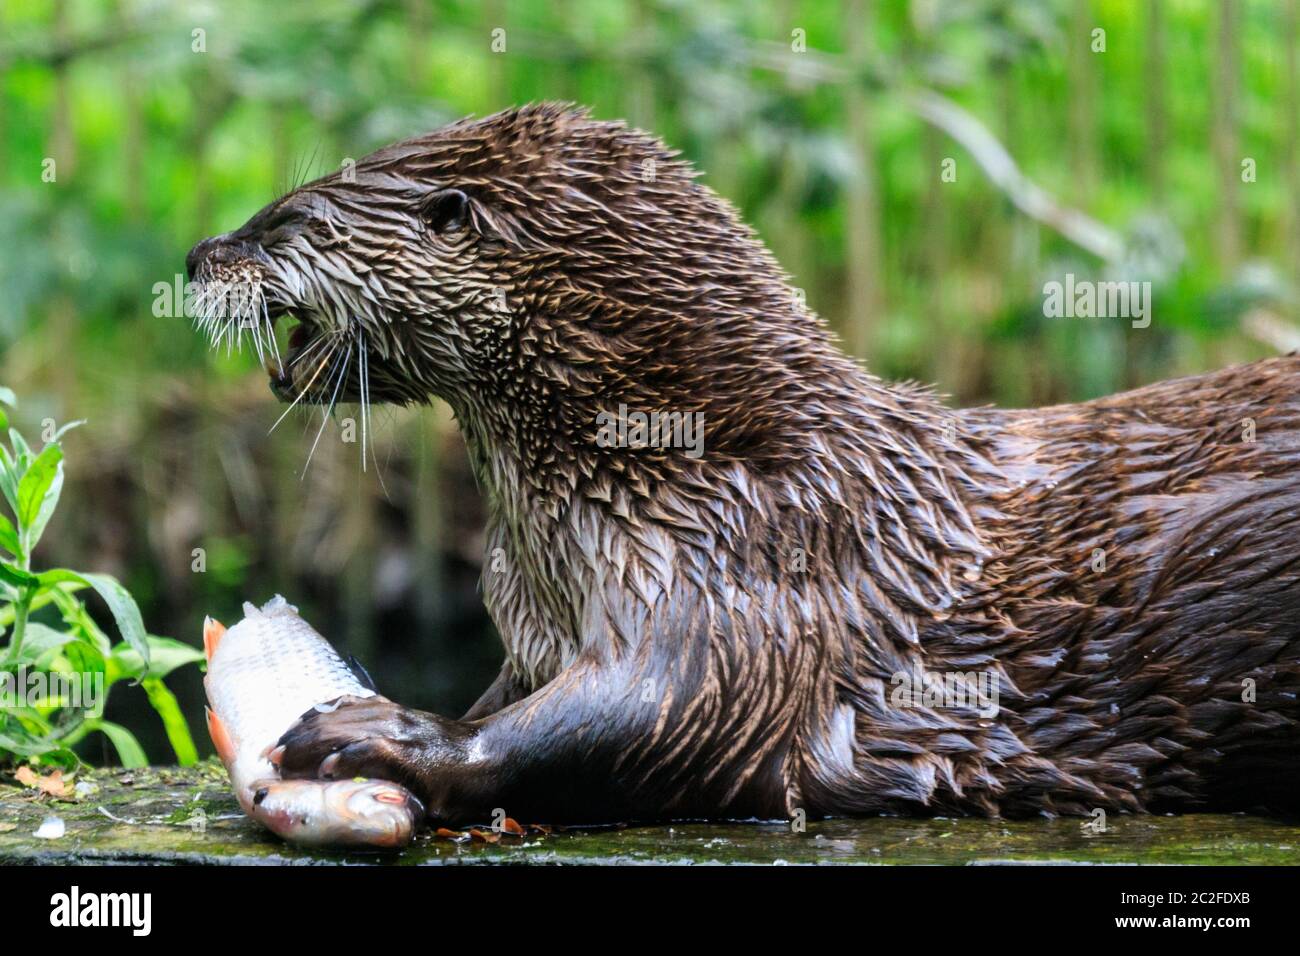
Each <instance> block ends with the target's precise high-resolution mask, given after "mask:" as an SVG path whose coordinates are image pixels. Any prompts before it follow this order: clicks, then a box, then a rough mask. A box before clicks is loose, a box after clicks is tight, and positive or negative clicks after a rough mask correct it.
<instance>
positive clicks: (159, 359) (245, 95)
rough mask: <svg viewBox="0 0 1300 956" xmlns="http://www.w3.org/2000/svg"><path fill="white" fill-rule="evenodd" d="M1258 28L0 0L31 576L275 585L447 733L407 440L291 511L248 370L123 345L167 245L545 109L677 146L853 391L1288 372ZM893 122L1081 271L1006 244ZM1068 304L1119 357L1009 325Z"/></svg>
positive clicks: (1199, 16)
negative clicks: (512, 111)
mask: <svg viewBox="0 0 1300 956" xmlns="http://www.w3.org/2000/svg"><path fill="white" fill-rule="evenodd" d="M1296 8H1297V3H1296V0H1277V2H1264V0H1251V2H1239V0H1223V2H1210V0H1199V2H1198V0H1143V2H1121V0H1079V2H1077V3H1076V2H1068V0H1040V2H1033V0H1028V2H1026V0H1020V2H1013V0H893V2H881V0H843V2H824V0H823V2H815V3H814V2H796V0H776V2H772V3H744V2H734V3H725V2H719V0H692V2H686V0H627V2H609V0H549V2H542V0H487V2H483V3H469V2H461V0H438V2H426V0H361V2H355V0H352V2H349V0H314V2H296V0H283V2H280V3H276V4H265V3H260V2H255V0H222V2H220V3H218V2H215V0H213V2H158V0H17V2H15V0H0V250H3V253H2V254H0V378H2V379H3V380H5V381H6V382H8V383H9V384H10V385H12V386H14V387H15V388H16V389H17V390H18V391H19V393H20V394H21V395H22V396H23V397H24V406H23V409H22V411H23V413H24V414H25V415H28V416H31V418H32V420H39V419H41V418H44V417H46V416H49V417H53V418H54V419H56V420H58V421H63V420H66V419H69V418H73V417H76V418H87V419H90V421H91V422H92V425H93V426H94V427H93V429H89V430H82V431H79V432H75V433H73V434H72V435H70V436H69V438H68V442H69V444H70V445H71V446H72V447H73V456H72V457H73V458H74V459H75V460H76V461H78V462H83V463H87V464H88V465H90V464H91V463H93V466H90V467H85V468H83V469H79V470H76V471H70V472H69V475H68V481H69V483H70V484H72V485H74V486H77V492H76V493H75V494H73V495H70V496H69V497H70V499H71V500H70V502H69V505H68V507H67V509H61V510H66V512H67V513H66V514H61V515H60V517H58V518H56V519H55V523H54V524H53V525H52V533H51V534H50V535H47V541H46V542H45V544H43V548H47V549H49V551H50V552H51V553H50V560H51V561H56V562H59V563H63V562H66V563H72V564H74V565H75V566H78V567H83V566H84V567H96V568H99V569H102V570H106V571H109V572H111V573H114V574H116V575H118V576H119V577H121V578H123V580H125V581H126V582H127V583H128V584H129V586H130V587H131V589H132V591H133V592H134V593H135V594H136V595H137V597H138V598H139V599H140V601H141V604H142V607H143V608H144V611H145V615H146V620H149V621H150V623H151V624H152V625H153V626H155V627H157V628H158V629H160V630H165V631H167V632H169V633H175V634H179V635H182V636H186V637H188V638H191V639H196V636H197V634H198V627H199V622H200V621H201V620H202V616H203V614H204V613H205V612H207V611H212V612H215V613H224V614H226V615H227V616H232V617H237V616H238V613H239V612H238V606H239V601H241V600H243V599H245V598H248V599H253V600H259V601H260V600H264V599H265V598H266V597H268V596H269V594H270V593H271V592H272V590H273V589H282V590H284V591H285V593H286V594H288V595H290V596H291V597H294V598H295V599H296V600H298V601H299V603H302V604H303V605H304V610H305V611H306V612H307V613H308V616H309V617H313V615H314V617H313V619H314V620H316V621H317V623H318V624H319V625H320V626H321V627H322V629H323V630H324V631H325V632H326V633H327V634H329V635H330V636H331V638H333V639H336V640H339V641H340V643H343V644H345V645H347V646H348V647H349V648H350V649H351V650H354V651H356V652H358V653H359V654H360V655H361V656H363V657H366V656H367V655H369V657H370V658H371V659H372V661H373V660H378V664H379V666H378V667H377V668H375V670H376V676H377V677H378V678H379V680H380V684H381V685H382V686H385V689H386V690H389V691H390V693H392V695H393V696H397V697H402V695H403V694H406V695H407V696H406V697H405V698H403V699H405V700H409V702H410V703H412V704H416V705H419V704H425V705H428V706H436V707H441V708H443V709H455V708H458V707H461V706H464V705H465V704H467V703H469V702H470V701H472V700H473V698H474V696H475V695H476V693H477V691H478V690H479V689H481V684H482V683H484V682H485V679H486V675H489V674H490V671H491V668H492V661H493V659H494V658H495V657H496V654H497V652H496V651H495V650H494V649H493V647H492V643H491V635H490V632H489V630H488V628H487V627H486V625H485V623H484V619H483V617H482V612H481V609H480V608H479V607H478V602H477V599H476V598H475V597H474V594H473V585H472V581H473V577H474V572H475V570H476V569H475V567H474V565H475V563H476V562H477V561H478V560H479V554H478V553H477V552H478V550H479V548H478V545H479V542H478V541H477V539H476V538H475V534H476V532H475V530H474V524H473V521H472V518H473V515H474V513H475V512H474V509H475V508H476V507H477V505H475V504H473V503H472V502H473V490H472V482H471V481H470V480H469V479H468V477H467V475H466V474H465V471H464V467H463V461H462V456H461V453H460V452H459V451H457V449H456V446H455V442H454V438H452V437H451V433H452V428H451V425H450V423H449V421H448V416H447V414H446V410H445V409H441V408H434V409H432V410H426V411H419V412H393V413H391V414H389V415H388V416H387V417H386V419H385V417H383V416H381V417H380V418H379V420H378V424H380V425H381V426H383V427H384V428H385V434H386V437H384V436H381V442H382V443H383V445H382V446H381V449H380V459H381V461H382V462H384V465H385V467H384V469H383V470H382V472H381V473H382V475H383V478H384V487H382V488H381V486H380V484H379V477H378V476H377V475H376V474H375V473H374V471H373V470H372V471H370V472H366V473H361V472H360V470H359V460H358V455H357V454H356V452H355V449H351V448H346V447H343V446H342V445H341V444H340V443H338V442H334V443H333V445H334V447H333V448H329V447H323V448H322V453H321V454H319V455H318V459H317V461H316V462H314V463H313V465H312V469H311V471H310V472H309V473H308V474H307V475H306V476H305V477H303V478H300V477H299V473H300V471H301V466H302V463H303V460H304V459H305V457H306V447H307V445H308V444H309V442H310V434H308V435H307V437H306V438H302V437H300V436H299V435H298V434H297V433H296V432H294V431H293V430H292V429H285V430H284V431H283V432H277V433H276V435H275V436H273V437H272V438H268V437H267V435H266V430H267V428H268V427H269V426H270V424H271V423H272V422H273V421H274V420H275V418H276V416H277V415H278V409H277V408H276V407H275V406H274V404H273V402H272V400H271V398H270V396H269V395H268V394H267V392H266V388H265V380H264V376H263V374H262V373H261V372H260V370H258V369H257V368H256V366H255V360H254V359H253V358H251V357H249V356H248V355H242V356H241V355H234V356H227V355H224V354H222V355H214V354H211V353H209V352H207V350H206V349H205V345H204V342H203V341H202V340H201V338H200V337H199V336H198V335H195V334H193V332H192V330H191V329H190V328H189V327H188V325H187V323H186V322H185V320H183V319H172V318H155V317H154V316H153V314H152V310H151V306H152V302H153V298H154V291H153V290H154V286H155V284H156V283H159V282H163V283H168V282H171V281H173V280H174V278H175V276H176V275H177V274H178V273H180V272H182V271H183V269H184V256H185V252H186V251H187V250H188V249H189V247H190V246H191V245H192V244H193V243H194V242H195V241H196V240H198V239H199V238H202V237H203V236H205V235H208V234H211V233H214V232H220V231H225V230H228V229H232V228H235V227H236V226H238V225H239V224H240V223H242V222H243V221H244V220H246V219H247V218H248V217H249V216H250V215H251V214H252V213H254V212H255V211H256V210H257V209H258V208H260V207H261V206H262V205H264V204H265V203H266V202H268V201H269V200H271V199H272V198H273V197H274V196H276V195H277V194H278V193H279V192H280V191H282V190H284V189H286V188H287V187H288V186H290V185H291V184H293V183H295V182H299V181H302V180H303V179H304V178H307V177H310V176H314V175H319V174H322V173H325V172H328V171H331V170H334V169H337V168H339V166H340V165H341V164H342V163H343V162H345V161H346V160H347V159H349V158H357V157H360V156H362V155H364V154H365V153H367V152H369V151H370V150H372V149H374V148H376V147H378V146H380V145H383V144H384V143H387V142H390V141H392V140H394V139H397V138H400V137H403V136H407V135H412V134H416V133H419V132H422V131H425V130H428V129H430V128H432V127H435V126H437V125H439V124H441V123H444V122H446V121H448V120H451V119H454V118H457V117H459V116H462V115H465V114H469V113H476V114H484V113H488V112H491V111H494V110H497V109H500V108H503V107H506V106H509V105H512V104H517V103H523V102H527V101H531V100H538V99H568V100H574V101H578V102H581V103H584V104H587V105H589V106H591V107H592V108H593V110H594V112H595V114H596V115H597V116H599V117H603V118H626V119H628V120H629V121H630V122H632V123H634V124H636V125H639V126H642V127H644V128H647V129H650V130H653V131H654V132H656V133H658V134H659V135H661V136H662V137H663V138H664V139H665V140H666V141H667V142H668V143H670V144H671V145H673V146H675V147H677V148H679V149H681V150H682V151H683V153H684V155H685V156H686V157H687V158H689V159H690V160H692V161H693V162H695V163H696V164H697V165H698V166H699V168H700V169H701V170H702V171H703V173H704V176H703V181H704V182H705V183H706V184H708V185H710V186H711V187H712V188H714V189H716V190H717V191H719V192H720V193H722V194H723V195H725V196H727V197H728V198H729V199H731V200H732V201H733V202H734V203H735V204H736V205H737V206H738V207H739V209H740V210H741V212H742V214H743V215H744V217H745V218H746V220H747V221H749V222H750V223H752V224H753V225H754V226H755V227H756V228H757V229H758V231H759V232H760V234H761V235H762V236H763V238H764V240H765V241H766V242H767V243H768V244H769V245H770V246H771V248H772V249H773V251H774V252H775V253H776V255H777V257H778V258H779V259H780V260H781V261H782V263H783V264H784V265H785V267H786V268H787V270H789V272H790V273H791V276H792V281H793V282H794V283H795V284H796V285H797V286H799V287H800V288H802V289H804V290H805V291H806V294H807V298H808V302H809V304H810V305H811V307H812V308H814V309H816V310H817V311H819V312H820V313H822V314H823V315H825V316H826V317H827V318H828V319H829V321H830V322H831V323H832V324H833V325H834V326H835V327H836V328H837V329H838V330H839V331H841V332H842V333H843V336H844V339H845V341H846V342H847V343H848V344H849V347H850V348H851V349H852V350H853V351H855V352H857V353H859V354H860V355H861V356H862V357H863V358H864V360H865V361H866V362H867V363H868V365H869V367H870V368H871V369H872V370H873V371H874V372H876V373H877V374H880V375H882V376H884V377H890V378H916V379H920V380H924V381H932V382H936V383H937V384H938V386H939V388H940V389H941V390H943V391H945V392H947V393H950V394H952V395H953V396H954V397H955V399H956V400H958V401H960V402H963V403H970V402H998V403H1003V404H1039V403H1047V402H1056V401H1066V400H1077V399H1084V398H1088V397H1092V396H1095V395H1099V394H1103V393H1106V392H1110V391H1114V390H1117V389H1121V388H1125V387H1130V386H1134V385H1138V384H1141V383H1143V382H1146V381H1150V380H1154V379H1156V378H1160V377H1165V376H1169V375H1174V374H1180V373H1186V372H1194V371H1199V370H1203V369H1206V368H1210V367H1214V366H1218V365H1222V364H1226V363H1228V362H1231V361H1239V360H1245V359H1249V358H1253V357H1257V356H1260V355H1264V354H1268V353H1270V352H1272V351H1276V350H1277V349H1278V348H1279V347H1293V346H1294V345H1295V344H1300V343H1297V342H1295V341H1294V338H1295V332H1294V331H1293V328H1294V323H1295V319H1296V316H1295V312H1296V293H1295V289H1294V284H1293V282H1294V275H1295V267H1296V264H1297V263H1298V262H1300V241H1298V237H1300V168H1298V165H1297V164H1298V159H1297V157H1298V150H1300V146H1298V142H1300V134H1298V132H1297V123H1298V122H1300V120H1298V117H1300V98H1298V97H1300V93H1298V89H1297V87H1298V84H1300V80H1298V78H1297V65H1296V64H1297V49H1296V47H1297V35H1298V32H1300V31H1298V30H1297V19H1298V18H1297V12H1296ZM499 30H504V34H501V33H497V32H494V31H499ZM1097 31H1102V32H1101V34H1100V35H1099V34H1098V32H1097ZM1099 36H1100V38H1101V44H1100V47H1101V48H1098V46H1099V44H1098V38H1099ZM494 40H495V41H496V43H497V47H498V49H499V48H500V45H501V41H502V40H503V41H504V50H502V51H500V52H494V49H493V44H494ZM917 91H921V92H923V93H926V94H936V95H938V96H941V97H943V98H944V101H945V102H948V103H951V104H952V105H953V106H954V107H955V108H956V109H958V110H960V111H962V113H963V115H966V116H969V117H970V118H971V119H973V120H974V121H976V122H977V123H978V124H979V126H980V127H982V129H983V130H984V131H985V132H987V133H988V134H991V136H992V137H993V138H994V140H995V141H996V142H1000V143H1001V145H1002V146H1003V147H1005V150H1006V151H1007V153H1008V154H1009V156H1010V157H1011V158H1012V159H1013V160H1014V161H1015V164H1016V165H1017V166H1018V168H1019V171H1020V172H1022V173H1023V174H1024V176H1025V177H1027V179H1028V181H1032V183H1034V184H1036V185H1037V186H1039V187H1041V188H1042V189H1043V190H1045V191H1046V194H1047V195H1049V196H1050V197H1053V199H1054V202H1055V203H1056V204H1057V206H1058V207H1060V208H1061V209H1066V210H1075V211H1077V212H1078V213H1081V214H1083V215H1084V216H1086V217H1088V218H1089V219H1090V220H1092V221H1094V222H1095V223H1097V224H1098V226H1099V227H1100V228H1102V229H1104V230H1105V231H1107V232H1108V233H1109V234H1111V235H1113V236H1115V237H1117V241H1118V246H1117V251H1116V253H1115V254H1114V255H1111V256H1098V255H1097V254H1096V250H1093V251H1088V250H1087V249H1084V248H1081V247H1080V246H1079V245H1077V244H1076V243H1075V242H1073V241H1071V240H1070V239H1068V238H1066V237H1065V236H1064V235H1062V233H1061V231H1060V230H1059V229H1058V228H1057V227H1056V226H1055V225H1051V224H1046V223H1044V222H1042V221H1039V220H1036V219H1034V218H1030V217H1028V216H1026V215H1025V214H1024V213H1022V212H1021V211H1020V208H1019V207H1020V205H1021V202H1022V201H1023V200H1024V198H1025V196H1024V195H1023V194H1022V191H1020V190H1019V189H1018V188H1014V187H1013V188H1008V187H1007V186H1006V185H1005V184H1003V185H1001V186H999V185H996V184H995V182H994V181H993V179H991V178H990V176H989V175H988V172H987V167H986V161H987V157H981V156H979V155H975V154H973V153H972V152H970V151H969V150H968V149H967V147H966V146H964V145H962V143H961V142H959V141H958V139H954V137H953V130H951V129H948V128H944V126H943V125H942V124H936V123H934V122H931V121H927V119H926V118H925V117H924V116H922V115H921V114H920V113H919V112H918V109H917V107H916V104H915V101H914V99H912V98H910V96H911V94H913V93H916V92H917ZM946 160H950V161H951V163H950V164H949V166H948V167H947V168H950V169H952V170H953V171H954V172H955V181H945V178H944V177H943V176H942V171H943V169H944V168H945V161H946ZM1247 160H1249V161H1250V162H1251V164H1252V171H1253V176H1252V177H1251V178H1250V179H1249V180H1245V179H1243V171H1244V166H1243V163H1244V162H1245V161H1247ZM51 161H52V165H51ZM1067 272H1073V273H1075V274H1076V275H1078V276H1079V277H1081V278H1082V277H1089V278H1105V277H1125V278H1135V279H1148V280H1150V281H1152V282H1153V287H1154V294H1155V301H1154V306H1153V322H1152V324H1151V327H1150V328H1147V329H1133V328H1131V327H1130V326H1129V323H1128V322H1126V321H1123V320H1116V319H1047V318H1045V317H1044V315H1043V295H1042V288H1043V284H1044V282H1046V281H1050V280H1053V279H1060V278H1061V277H1062V276H1063V275H1064V274H1065V273H1067ZM304 424H306V423H304ZM325 444H326V445H329V444H330V443H325ZM199 571H202V572H203V573H198V572H199ZM180 693H181V696H182V699H183V704H184V706H185V707H186V708H187V709H189V710H191V712H192V711H193V709H194V708H197V705H198V700H199V690H198V687H197V683H193V684H191V685H190V686H189V687H188V689H185V688H182V690H181V691H180ZM134 706H136V707H144V706H146V701H145V700H144V698H143V697H140V698H139V699H137V701H136V703H135V705H134Z"/></svg>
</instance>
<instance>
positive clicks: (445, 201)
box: [421, 189, 469, 233]
mask: <svg viewBox="0 0 1300 956" xmlns="http://www.w3.org/2000/svg"><path fill="white" fill-rule="evenodd" d="M421 216H422V217H423V219H424V221H425V222H427V223H428V224H429V228H431V229H432V230H433V231H434V232H436V233H445V232H452V231H453V230H456V229H463V228H464V226H465V221H466V219H468V218H469V197H468V196H466V195H465V194H464V193H463V192H461V191H460V190H459V189H443V190H440V191H438V192H436V193H434V194H433V195H432V196H430V197H429V198H428V199H426V200H425V201H424V208H423V210H422V211H421Z"/></svg>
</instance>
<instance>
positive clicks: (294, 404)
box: [267, 339, 332, 435]
mask: <svg viewBox="0 0 1300 956" xmlns="http://www.w3.org/2000/svg"><path fill="white" fill-rule="evenodd" d="M321 341H324V339H322V340H321ZM331 347H332V346H331ZM301 359H302V356H301V355H300V356H297V357H296V358H295V359H294V360H293V364H295V365H296V364H297V363H298V362H299V361H301ZM327 365H329V360H328V358H326V359H323V360H322V361H321V362H320V364H319V365H317V366H316V371H315V372H313V373H312V376H311V378H309V379H307V384H306V385H304V386H302V388H300V389H298V395H297V397H296V398H294V400H293V401H292V402H290V403H289V407H288V408H286V409H285V410H284V412H283V413H281V415H280V417H279V418H277V419H276V420H275V424H274V425H272V426H271V427H270V429H268V430H267V434H268V435H269V434H271V432H273V431H275V430H276V429H277V428H278V427H279V426H280V423H281V422H282V421H284V420H285V418H286V417H287V416H288V414H289V413H290V412H291V411H293V410H294V408H295V407H297V405H298V403H299V402H301V401H302V397H303V396H304V395H306V394H307V392H308V391H309V390H310V389H311V387H312V385H314V384H315V382H316V379H318V378H319V377H320V373H321V372H323V371H324V370H325V366H327Z"/></svg>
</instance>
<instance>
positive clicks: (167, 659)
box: [109, 634, 205, 679]
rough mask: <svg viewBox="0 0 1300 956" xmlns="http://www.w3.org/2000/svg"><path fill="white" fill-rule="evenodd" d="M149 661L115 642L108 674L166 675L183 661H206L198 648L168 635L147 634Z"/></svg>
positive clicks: (128, 646) (149, 676)
mask: <svg viewBox="0 0 1300 956" xmlns="http://www.w3.org/2000/svg"><path fill="white" fill-rule="evenodd" d="M148 642H149V663H148V665H147V666H146V665H145V663H144V661H142V660H141V659H140V653H139V652H138V651H137V650H136V649H135V648H134V647H131V646H130V645H129V644H118V645H117V646H116V647H114V648H113V654H112V657H111V658H110V659H109V673H110V676H113V671H114V669H116V670H117V671H118V673H117V677H119V678H120V677H134V678H151V679H157V678H161V677H166V676H167V675H168V674H170V673H171V672H172V671H174V670H175V669H176V668H178V667H183V666H184V665H186V664H200V663H203V661H204V660H205V658H204V654H203V651H202V650H200V649H199V648H197V647H191V646H190V645H189V644H185V643H182V642H181V641H178V640H175V639H174V638H170V637H157V636H155V635H153V634H150V635H149V636H148Z"/></svg>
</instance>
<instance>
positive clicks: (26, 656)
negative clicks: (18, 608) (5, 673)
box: [5, 621, 77, 670]
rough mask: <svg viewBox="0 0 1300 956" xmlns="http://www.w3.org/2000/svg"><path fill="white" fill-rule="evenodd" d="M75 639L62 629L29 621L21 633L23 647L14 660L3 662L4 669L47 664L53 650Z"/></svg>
mask: <svg viewBox="0 0 1300 956" xmlns="http://www.w3.org/2000/svg"><path fill="white" fill-rule="evenodd" d="M76 639H77V638H76V636H75V635H72V634H68V633H65V632H64V631H56V630H55V629H54V628H52V627H46V626H45V625H44V624H39V623H37V622H36V621H29V622H28V624H27V630H26V632H25V634H24V635H23V649H22V651H21V652H20V653H19V654H18V658H17V659H16V660H10V661H6V662H5V669H6V670H9V669H10V668H14V667H18V666H19V665H22V664H36V665H38V666H44V665H47V664H48V663H49V660H48V658H49V657H50V656H51V654H52V653H53V652H55V651H57V650H58V649H59V648H61V647H62V646H63V645H64V644H67V643H69V642H70V641H75V640H76Z"/></svg>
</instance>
